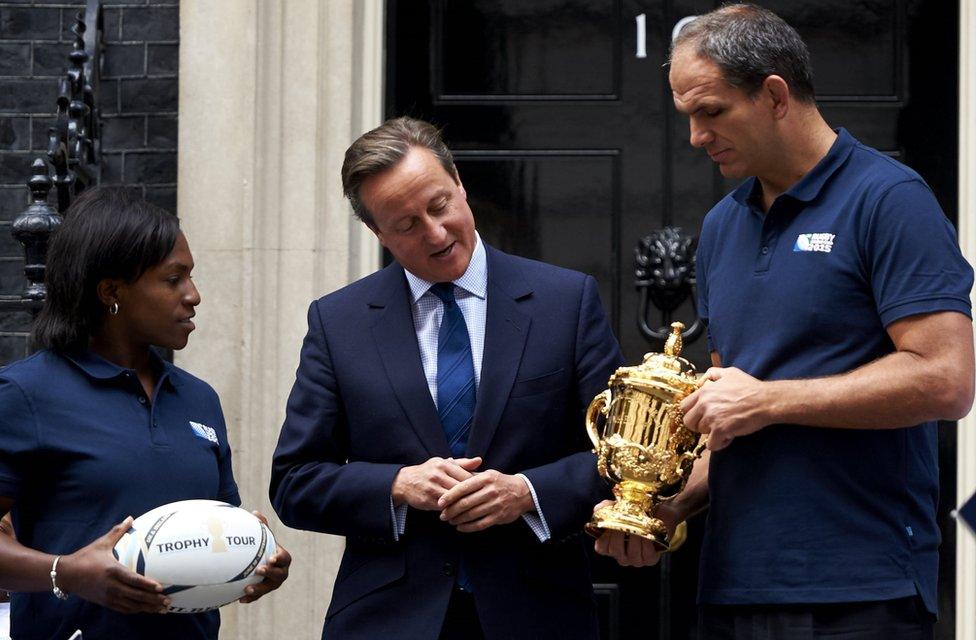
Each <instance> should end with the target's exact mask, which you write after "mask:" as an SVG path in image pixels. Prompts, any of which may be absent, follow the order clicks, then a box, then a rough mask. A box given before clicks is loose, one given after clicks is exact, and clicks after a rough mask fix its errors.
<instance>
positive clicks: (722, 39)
mask: <svg viewBox="0 0 976 640" xmlns="http://www.w3.org/2000/svg"><path fill="white" fill-rule="evenodd" d="M685 44H691V45H694V46H695V47H696V49H695V51H696V53H697V54H698V55H699V56H701V57H703V58H705V59H706V60H711V61H712V62H714V63H715V64H717V65H718V67H719V68H720V69H721V70H722V72H723V73H724V74H725V79H726V80H727V81H728V82H729V83H731V84H732V85H734V86H736V87H739V88H740V89H742V90H744V91H745V92H746V94H748V95H750V96H754V95H755V94H756V93H757V92H758V91H759V89H760V88H761V87H762V83H763V81H764V80H766V78H768V77H769V76H771V75H777V76H779V77H781V78H783V80H785V81H786V84H787V85H788V86H789V88H790V93H791V95H792V96H793V97H794V98H796V99H797V100H799V101H800V102H805V103H812V102H814V101H815V97H814V91H813V67H812V66H811V65H810V53H809V51H807V45H806V44H805V43H804V42H803V39H802V38H801V37H800V34H798V33H797V32H796V29H794V28H793V27H791V26H790V25H788V24H787V23H786V21H784V20H783V19H782V18H780V17H779V16H778V15H776V14H775V13H773V12H772V11H770V10H769V9H764V8H762V7H757V6H756V5H753V4H732V5H727V6H724V7H721V8H719V9H716V10H714V11H711V12H709V13H706V14H703V15H701V16H698V17H697V18H695V19H694V20H692V21H691V22H689V23H688V24H687V25H685V26H684V28H682V29H681V31H680V32H679V33H678V35H677V37H675V39H674V41H672V43H671V57H672V58H673V57H674V52H675V51H677V49H678V48H679V47H681V46H683V45H685Z"/></svg>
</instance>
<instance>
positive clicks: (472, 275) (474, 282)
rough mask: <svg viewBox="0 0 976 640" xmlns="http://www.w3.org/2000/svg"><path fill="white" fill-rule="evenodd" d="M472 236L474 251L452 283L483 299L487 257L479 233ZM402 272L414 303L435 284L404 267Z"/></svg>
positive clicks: (485, 293)
mask: <svg viewBox="0 0 976 640" xmlns="http://www.w3.org/2000/svg"><path fill="white" fill-rule="evenodd" d="M474 238H475V245H474V251H472V252H471V261H470V262H468V268H467V269H465V271H464V273H463V274H461V277H460V278H458V279H457V280H455V281H454V284H455V285H457V286H459V287H461V288H462V289H464V290H465V291H467V292H468V293H470V294H471V295H473V296H477V297H478V298H481V299H482V300H483V299H484V298H485V296H486V295H487V293H488V258H487V256H486V255H485V245H484V244H483V243H482V242H481V235H479V234H478V232H477V231H475V233H474ZM403 273H404V274H406V276H407V283H408V284H409V285H410V299H411V301H412V302H414V303H416V302H417V300H420V298H421V297H422V296H423V295H424V294H425V293H427V291H428V290H429V289H430V288H431V287H432V286H434V285H435V284H437V283H436V282H429V281H427V280H424V279H423V278H419V277H417V276H415V275H414V274H412V273H410V272H409V271H407V270H406V269H404V270H403Z"/></svg>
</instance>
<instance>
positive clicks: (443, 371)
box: [430, 282, 476, 458]
mask: <svg viewBox="0 0 976 640" xmlns="http://www.w3.org/2000/svg"><path fill="white" fill-rule="evenodd" d="M430 290H431V292H433V294H434V295H435V296H437V297H438V298H440V299H441V302H443V303H444V317H443V318H441V328H440V331H439V332H438V333H437V417H439V418H440V420H441V427H442V428H443V429H444V435H445V436H446V437H447V443H448V445H450V447H451V455H452V456H454V457H455V458H463V457H464V450H465V449H466V448H467V446H468V433H470V431H471V421H472V420H473V419H474V404H475V396H476V390H475V384H474V361H473V360H472V358H471V339H470V338H469V337H468V325H467V324H466V323H465V322H464V316H463V315H462V314H461V309H459V308H458V305H457V302H456V301H455V300H454V283H452V282H439V283H437V284H435V285H434V286H432V287H431V288H430Z"/></svg>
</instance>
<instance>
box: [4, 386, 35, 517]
mask: <svg viewBox="0 0 976 640" xmlns="http://www.w3.org/2000/svg"><path fill="white" fill-rule="evenodd" d="M39 441H40V437H39V435H38V429H37V419H36V417H35V415H34V410H33V407H32V406H31V403H30V400H29V399H28V397H27V394H26V393H24V390H23V389H21V387H20V386H19V385H18V384H17V383H15V382H13V381H11V380H7V379H4V378H0V496H4V497H7V498H13V499H15V500H16V498H17V496H18V494H19V493H20V491H21V487H22V485H23V482H24V479H25V477H26V469H27V468H28V465H29V459H30V457H31V455H30V454H31V453H32V452H34V451H37V450H38V448H39Z"/></svg>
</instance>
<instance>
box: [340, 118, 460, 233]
mask: <svg viewBox="0 0 976 640" xmlns="http://www.w3.org/2000/svg"><path fill="white" fill-rule="evenodd" d="M413 147H420V148H423V149H427V150H428V151H430V152H431V153H433V154H434V157H436V158H437V161H438V162H440V163H441V166H442V167H444V170H445V171H447V173H448V175H450V176H451V177H452V178H454V181H455V182H458V175H457V169H456V168H455V166H454V156H453V155H451V150H450V149H448V148H447V145H446V144H444V140H443V138H441V132H440V130H438V129H437V127H435V126H434V125H432V124H430V123H429V122H424V121H423V120H417V119H416V118H408V117H400V118H394V119H392V120H387V121H386V122H384V123H383V124H381V125H380V126H378V127H376V128H375V129H373V130H372V131H367V132H366V133H364V134H363V135H361V136H359V138H358V139H357V140H356V141H355V142H353V143H352V144H351V145H349V148H348V149H346V157H345V160H343V162H342V192H343V193H344V194H345V196H346V197H347V198H349V204H351V205H352V212H353V215H355V216H356V218H358V219H359V220H361V221H362V222H364V223H365V224H366V225H367V226H369V227H370V228H373V229H375V228H376V223H375V222H374V220H373V216H372V214H371V213H370V212H369V211H368V210H367V209H366V207H365V206H364V205H363V203H362V201H361V200H360V199H359V188H360V187H361V186H362V184H363V181H364V180H366V178H369V177H370V176H374V175H376V174H378V173H382V172H384V171H386V170H387V169H389V168H391V167H393V166H394V165H396V164H397V163H398V162H400V161H401V160H402V159H403V157H404V156H405V155H407V152H408V151H410V149H411V148H413Z"/></svg>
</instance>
